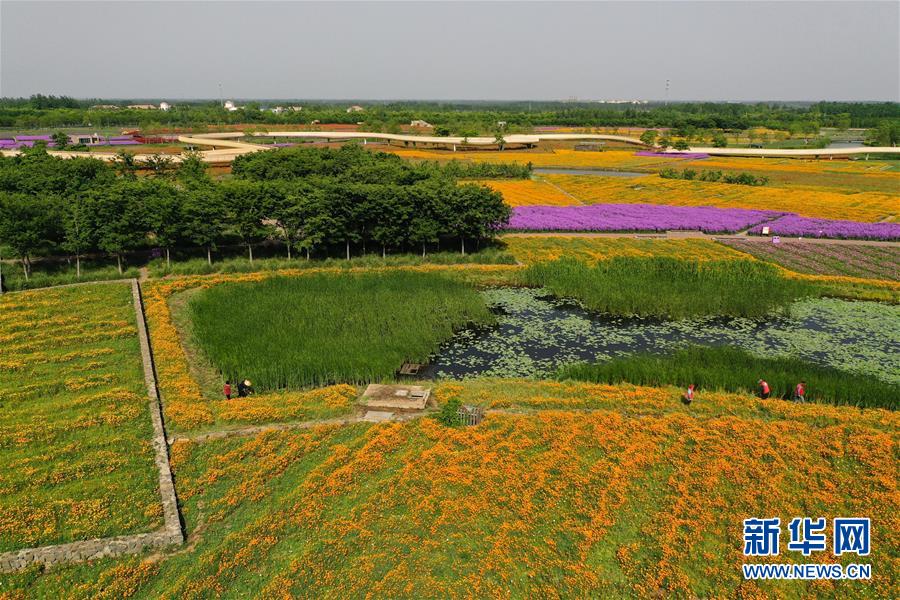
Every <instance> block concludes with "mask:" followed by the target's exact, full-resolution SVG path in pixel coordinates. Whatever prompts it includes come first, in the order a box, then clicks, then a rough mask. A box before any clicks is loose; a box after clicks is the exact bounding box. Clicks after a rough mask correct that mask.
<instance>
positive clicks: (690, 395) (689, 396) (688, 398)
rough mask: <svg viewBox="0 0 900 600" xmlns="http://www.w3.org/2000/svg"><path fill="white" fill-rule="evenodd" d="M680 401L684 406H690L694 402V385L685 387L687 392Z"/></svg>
mask: <svg viewBox="0 0 900 600" xmlns="http://www.w3.org/2000/svg"><path fill="white" fill-rule="evenodd" d="M681 401H682V402H683V403H684V405H685V406H690V404H691V402H693V401H694V384H693V383H692V384H691V385H689V386H688V387H687V391H686V392H685V393H684V395H683V396H681Z"/></svg>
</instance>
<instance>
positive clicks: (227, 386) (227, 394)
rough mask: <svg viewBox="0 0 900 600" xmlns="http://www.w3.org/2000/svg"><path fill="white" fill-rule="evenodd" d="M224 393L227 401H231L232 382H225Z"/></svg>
mask: <svg viewBox="0 0 900 600" xmlns="http://www.w3.org/2000/svg"><path fill="white" fill-rule="evenodd" d="M222 393H223V394H225V399H226V400H231V382H230V381H226V382H225V387H224V388H222Z"/></svg>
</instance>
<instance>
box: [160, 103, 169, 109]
mask: <svg viewBox="0 0 900 600" xmlns="http://www.w3.org/2000/svg"><path fill="white" fill-rule="evenodd" d="M170 108H172V105H171V104H169V103H168V102H160V103H159V110H169V109H170Z"/></svg>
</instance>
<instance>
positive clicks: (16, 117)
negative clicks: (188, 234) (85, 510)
mask: <svg viewBox="0 0 900 600" xmlns="http://www.w3.org/2000/svg"><path fill="white" fill-rule="evenodd" d="M110 102H111V101H104V100H99V99H94V100H75V99H72V98H68V97H65V96H62V97H54V96H40V95H36V96H32V97H31V98H0V127H18V128H35V127H44V128H46V127H72V126H91V127H104V126H139V127H142V128H147V129H154V128H161V127H163V126H168V127H179V128H192V129H193V128H196V129H202V128H203V127H204V126H206V125H226V124H254V123H256V124H260V125H285V124H301V123H302V124H308V123H311V122H314V121H319V122H321V123H344V124H356V123H362V124H363V126H364V127H365V128H366V129H370V130H375V131H393V130H399V127H400V126H402V125H407V124H409V122H410V121H411V120H413V119H423V120H426V121H428V122H429V123H431V124H432V125H434V126H435V127H436V128H442V130H446V132H447V133H452V134H454V135H464V136H465V135H469V136H472V135H476V134H478V133H487V132H492V131H494V130H495V129H496V128H497V124H498V123H500V122H502V123H504V124H505V127H507V128H508V131H510V132H516V131H528V130H530V129H531V128H533V127H535V126H539V125H563V126H570V127H610V126H612V127H615V126H631V127H648V128H654V127H665V128H675V129H684V128H694V129H707V130H713V129H718V130H746V129H750V128H754V127H766V128H769V129H781V130H787V131H791V132H806V133H815V132H818V130H819V128H820V127H837V128H839V129H846V128H848V127H876V126H878V125H879V124H881V123H884V122H892V123H897V122H898V121H900V103H896V102H881V103H875V102H872V103H867V102H858V103H838V102H819V103H814V104H799V103H796V104H788V103H772V102H759V103H734V102H732V103H727V102H681V103H671V104H662V103H658V102H657V103H653V102H651V103H648V104H640V105H632V104H616V105H613V104H600V103H597V102H442V103H437V102H415V101H411V102H384V101H365V100H356V101H350V100H348V101H345V102H340V103H339V102H321V101H313V102H307V101H300V100H297V101H286V100H272V101H252V102H247V103H245V104H244V106H243V107H242V108H239V109H238V110H235V111H226V110H225V109H224V108H223V106H222V105H221V103H219V102H216V101H211V100H205V101H204V100H200V101H179V102H175V103H174V104H175V106H174V107H173V108H172V109H171V110H168V111H165V112H163V111H159V110H135V109H127V108H121V109H118V110H98V109H93V108H91V107H92V106H95V105H101V104H109V103H110ZM351 103H356V104H361V105H362V106H364V108H365V111H364V112H351V113H348V112H347V111H346V109H347V106H348V104H351ZM119 104H120V105H121V104H124V102H119ZM296 104H301V105H302V110H299V111H294V110H285V111H283V112H281V113H275V112H272V111H271V110H269V109H271V108H274V107H276V106H278V105H283V106H291V105H296ZM676 135H678V134H676ZM679 137H681V136H680V135H679Z"/></svg>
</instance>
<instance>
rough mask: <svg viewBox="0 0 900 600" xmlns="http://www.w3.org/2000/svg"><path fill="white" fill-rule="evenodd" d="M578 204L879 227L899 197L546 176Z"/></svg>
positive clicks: (894, 214) (894, 212) (898, 208)
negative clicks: (722, 211) (779, 214)
mask: <svg viewBox="0 0 900 600" xmlns="http://www.w3.org/2000/svg"><path fill="white" fill-rule="evenodd" d="M544 177H545V178H546V179H547V181H549V182H551V183H553V184H555V185H557V186H559V187H560V188H561V189H563V190H565V191H566V192H568V193H570V194H572V195H573V196H575V197H576V198H578V199H579V200H581V201H583V202H585V203H588V204H594V203H648V204H666V205H673V206H718V207H721V208H756V209H767V210H783V211H787V212H793V213H797V214H799V215H803V216H806V217H818V218H824V219H846V220H851V221H864V222H876V221H882V220H885V219H887V220H891V221H896V220H897V218H898V213H900V196H897V195H890V194H881V193H875V192H860V193H858V194H841V193H837V192H828V191H814V192H813V191H809V192H807V191H799V190H791V189H788V188H777V187H769V186H762V187H753V186H746V185H731V184H727V183H711V182H704V181H683V180H678V179H663V178H661V177H657V176H649V177H642V178H640V179H636V180H635V179H622V178H618V177H594V176H583V175H545V176H544Z"/></svg>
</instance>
